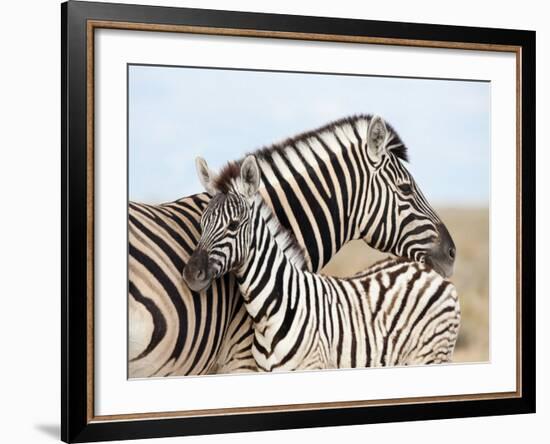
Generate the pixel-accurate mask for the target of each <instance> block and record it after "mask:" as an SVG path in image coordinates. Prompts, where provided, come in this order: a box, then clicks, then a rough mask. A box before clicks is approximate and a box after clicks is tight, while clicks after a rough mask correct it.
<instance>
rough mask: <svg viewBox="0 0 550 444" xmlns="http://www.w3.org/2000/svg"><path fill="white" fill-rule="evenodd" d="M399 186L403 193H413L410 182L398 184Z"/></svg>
mask: <svg viewBox="0 0 550 444" xmlns="http://www.w3.org/2000/svg"><path fill="white" fill-rule="evenodd" d="M397 187H398V188H399V191H401V192H402V193H403V194H411V193H412V188H411V184H409V183H402V184H401V185H398V186H397Z"/></svg>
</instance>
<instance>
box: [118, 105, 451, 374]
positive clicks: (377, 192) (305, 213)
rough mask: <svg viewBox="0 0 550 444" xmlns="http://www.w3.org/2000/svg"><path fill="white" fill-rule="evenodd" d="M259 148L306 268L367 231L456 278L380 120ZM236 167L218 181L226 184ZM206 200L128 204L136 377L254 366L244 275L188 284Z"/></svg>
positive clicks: (275, 204) (275, 201) (443, 239)
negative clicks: (200, 289)
mask: <svg viewBox="0 0 550 444" xmlns="http://www.w3.org/2000/svg"><path fill="white" fill-rule="evenodd" d="M369 129H370V131H369ZM256 155H257V159H258V165H259V167H260V171H261V184H262V187H261V189H260V192H261V193H262V195H263V198H264V201H265V202H266V203H267V205H268V206H269V207H271V208H272V209H273V212H274V214H275V216H276V218H277V219H278V220H279V222H280V223H281V225H282V226H283V227H284V228H286V229H288V230H289V231H290V232H291V233H292V234H293V236H295V238H296V239H297V242H298V244H299V245H300V246H301V247H302V248H303V250H304V260H305V264H306V268H307V269H309V270H311V271H318V270H320V269H321V268H322V267H323V266H324V265H325V264H326V263H327V262H328V261H329V260H330V259H331V258H332V257H333V256H334V255H335V254H336V253H337V252H338V250H339V249H340V248H341V247H342V246H343V245H344V244H345V243H347V242H348V241H349V240H352V239H361V238H362V239H364V240H365V241H366V242H367V243H369V244H370V245H371V246H373V247H374V248H377V249H379V250H382V251H387V252H390V253H393V254H395V255H397V256H405V257H409V258H411V259H413V260H417V261H426V262H428V263H432V264H433V265H434V266H436V267H437V266H440V267H441V268H442V272H443V273H444V274H449V273H450V269H452V258H451V259H449V258H447V257H445V253H444V252H443V249H444V248H447V247H448V243H449V242H448V239H450V236H449V235H448V233H447V230H446V229H445V227H444V225H443V224H442V223H441V221H440V220H439V218H438V217H437V215H436V214H435V212H434V211H433V210H432V209H431V207H430V206H429V204H428V203H427V201H426V200H425V198H424V197H423V196H422V194H421V192H420V190H419V188H418V187H417V185H416V184H415V183H414V180H413V178H412V177H411V176H410V174H409V173H408V171H407V170H406V168H405V167H404V165H403V163H402V160H404V159H406V149H405V146H404V144H403V143H402V142H401V139H400V138H399V136H398V135H397V134H396V133H395V131H394V130H393V129H392V128H391V127H390V126H389V125H385V124H384V122H383V121H382V120H381V119H375V118H372V117H370V116H356V117H352V118H346V119H342V120H340V121H337V122H334V123H331V124H329V125H327V126H325V127H322V128H320V129H318V130H316V131H312V132H309V133H304V134H302V135H299V136H297V137H295V138H293V139H288V140H286V141H284V142H282V143H280V144H277V145H273V146H271V147H268V148H264V149H261V150H259V151H258V152H257V153H256ZM238 164H239V163H236V164H234V165H233V166H232V167H229V168H226V170H225V171H224V173H222V174H221V175H220V176H219V177H218V179H219V180H218V183H217V184H212V186H214V185H216V186H218V187H220V188H222V189H223V187H224V186H225V184H226V183H229V182H230V181H231V179H232V177H233V173H234V170H235V168H237V167H238ZM208 201H209V196H208V195H207V194H199V195H195V196H191V197H188V198H184V199H181V200H179V201H176V202H173V203H169V204H163V205H157V206H151V205H143V204H137V203H131V204H130V209H129V256H130V257H129V358H130V362H129V375H130V377H137V376H143V377H146V376H168V375H185V374H204V373H212V372H232V371H244V370H248V369H250V367H251V359H250V344H251V341H252V334H251V322H250V319H249V317H248V315H247V313H246V310H245V308H244V306H243V304H242V298H240V297H239V293H238V288H237V286H236V284H235V282H234V280H232V278H231V277H230V276H227V277H224V278H222V279H220V280H217V281H216V282H214V283H213V285H212V286H211V287H210V289H209V290H208V294H206V295H205V294H199V293H197V292H193V291H191V290H190V289H189V288H188V287H187V286H186V285H185V284H184V283H183V282H182V281H181V272H182V270H183V268H184V266H185V264H187V262H188V259H189V257H190V255H191V253H192V251H193V250H194V249H195V247H196V245H197V242H198V239H199V236H200V227H199V221H200V217H201V214H202V211H203V209H204V207H205V206H206V204H207V203H208ZM451 242H452V241H451ZM443 268H444V269H443Z"/></svg>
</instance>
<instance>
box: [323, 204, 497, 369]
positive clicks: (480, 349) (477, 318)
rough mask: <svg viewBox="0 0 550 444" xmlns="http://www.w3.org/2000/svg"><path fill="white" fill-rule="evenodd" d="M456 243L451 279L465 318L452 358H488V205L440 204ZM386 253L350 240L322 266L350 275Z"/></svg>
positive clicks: (473, 359) (440, 213) (336, 274)
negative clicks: (452, 205) (467, 206)
mask: <svg viewBox="0 0 550 444" xmlns="http://www.w3.org/2000/svg"><path fill="white" fill-rule="evenodd" d="M437 212H438V214H439V216H440V217H441V219H442V220H443V222H444V223H445V225H446V226H447V228H448V229H449V232H450V233H451V236H452V237H453V239H454V241H455V244H456V247H457V260H456V265H455V273H454V275H453V276H452V277H451V281H452V282H453V283H454V284H455V285H456V288H457V290H458V295H459V298H460V307H461V311H462V321H461V326H460V333H459V336H458V342H457V345H456V349H455V353H454V357H453V361H455V362H472V361H477V362H479V361H487V360H488V359H489V209H488V208H438V209H437ZM384 257H387V254H384V253H380V252H378V251H376V250H373V249H371V248H369V247H368V246H367V245H366V244H365V243H364V242H363V241H353V242H350V243H349V244H347V245H346V246H345V247H344V248H343V249H342V250H341V251H340V252H339V253H338V254H337V255H336V256H335V257H334V258H333V259H332V260H331V261H330V263H328V264H327V266H326V267H325V268H324V269H323V273H325V274H329V275H333V276H350V275H351V274H353V273H355V272H357V271H360V270H362V269H364V268H366V267H368V266H369V265H371V264H372V263H374V262H376V261H377V260H379V259H382V258H384Z"/></svg>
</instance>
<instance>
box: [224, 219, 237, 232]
mask: <svg viewBox="0 0 550 444" xmlns="http://www.w3.org/2000/svg"><path fill="white" fill-rule="evenodd" d="M237 228H239V221H238V220H232V221H231V222H229V224H227V229H228V230H229V231H235V230H236V229H237Z"/></svg>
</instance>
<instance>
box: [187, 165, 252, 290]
mask: <svg viewBox="0 0 550 444" xmlns="http://www.w3.org/2000/svg"><path fill="white" fill-rule="evenodd" d="M196 163H197V171H198V175H199V179H200V180H201V182H202V184H203V186H204V187H205V189H206V190H207V191H208V192H209V193H210V194H211V195H212V196H213V198H212V199H211V200H210V202H209V203H208V205H207V207H206V209H205V210H204V212H203V214H202V218H201V229H202V233H201V237H200V239H199V242H198V244H197V247H196V249H195V251H194V252H193V254H192V255H191V258H190V259H189V261H188V262H187V265H186V266H185V268H184V270H183V278H184V280H185V282H186V283H187V285H188V286H189V288H191V290H193V291H201V290H205V289H206V288H208V287H209V285H210V283H211V282H212V281H213V280H214V279H216V278H218V277H220V276H222V275H224V274H225V273H227V272H229V271H231V270H234V269H235V268H237V267H238V266H239V265H240V264H242V263H243V261H244V259H245V258H246V254H247V252H248V248H249V245H250V236H251V228H250V227H251V223H250V217H251V214H252V213H251V206H252V205H253V201H254V198H255V196H256V192H257V191H258V188H259V186H260V171H259V168H258V164H257V163H256V159H255V158H254V156H248V157H247V158H246V159H245V160H244V161H243V163H242V165H241V166H240V168H239V167H238V166H237V165H233V164H230V165H229V166H230V167H231V166H233V167H234V169H233V171H232V172H230V174H234V175H235V180H233V181H231V183H232V185H231V187H230V188H229V189H224V190H223V191H221V190H220V189H219V188H217V186H216V183H217V182H218V180H217V177H216V176H215V175H214V173H212V171H210V170H209V168H208V166H207V164H206V162H205V161H204V159H201V158H197V162H196Z"/></svg>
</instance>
